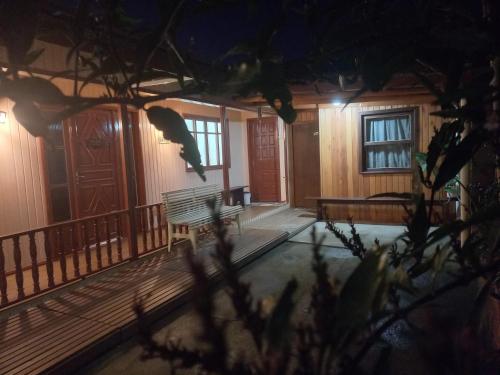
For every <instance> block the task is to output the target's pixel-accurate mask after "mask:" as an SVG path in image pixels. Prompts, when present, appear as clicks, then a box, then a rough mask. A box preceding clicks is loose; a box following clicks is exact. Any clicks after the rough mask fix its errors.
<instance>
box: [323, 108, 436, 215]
mask: <svg viewBox="0 0 500 375" xmlns="http://www.w3.org/2000/svg"><path fill="white" fill-rule="evenodd" d="M402 107H418V109H419V116H418V124H417V127H418V131H417V133H418V134H417V135H418V139H417V140H416V141H417V142H416V143H417V151H424V152H426V151H427V145H428V143H429V141H430V139H431V137H432V135H433V133H434V130H433V129H434V127H439V125H440V120H439V119H438V118H436V117H434V116H430V112H432V111H434V110H436V107H434V106H432V105H430V104H420V105H370V106H368V105H361V104H351V105H349V106H348V107H347V108H345V109H343V107H342V106H328V107H320V109H319V133H320V160H321V163H320V164H321V195H322V196H335V197H367V196H370V195H373V194H378V193H384V192H411V191H412V186H413V183H414V181H413V176H412V174H408V173H387V174H385V173H384V174H380V173H379V174H361V173H360V161H359V157H360V153H359V149H360V147H361V140H360V134H359V133H360V128H359V116H360V113H361V112H364V111H376V110H385V109H392V108H402ZM425 193H426V195H427V196H428V194H429V192H425ZM328 214H329V216H330V217H333V218H335V219H338V220H344V219H346V218H348V217H352V218H353V220H354V221H361V222H362V221H369V222H380V223H400V222H402V217H403V216H404V211H403V209H402V208H401V207H398V206H390V205H388V206H355V205H352V206H348V205H346V206H335V207H330V208H329V210H328Z"/></svg>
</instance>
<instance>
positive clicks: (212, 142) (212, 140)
mask: <svg viewBox="0 0 500 375" xmlns="http://www.w3.org/2000/svg"><path fill="white" fill-rule="evenodd" d="M217 156H218V150H217V135H216V134H208V160H209V163H210V164H209V165H218V164H219V163H218V160H217Z"/></svg>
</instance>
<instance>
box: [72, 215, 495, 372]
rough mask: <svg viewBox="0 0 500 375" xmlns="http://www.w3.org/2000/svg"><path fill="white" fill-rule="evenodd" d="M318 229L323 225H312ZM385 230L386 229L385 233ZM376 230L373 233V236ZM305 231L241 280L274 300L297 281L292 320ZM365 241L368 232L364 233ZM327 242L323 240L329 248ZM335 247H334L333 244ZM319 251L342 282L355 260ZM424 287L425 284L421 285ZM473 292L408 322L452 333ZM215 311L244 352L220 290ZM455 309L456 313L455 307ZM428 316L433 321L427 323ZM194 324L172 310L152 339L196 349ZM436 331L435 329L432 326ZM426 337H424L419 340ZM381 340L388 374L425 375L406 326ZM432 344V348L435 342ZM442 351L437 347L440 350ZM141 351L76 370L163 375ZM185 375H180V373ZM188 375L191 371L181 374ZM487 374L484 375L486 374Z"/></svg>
mask: <svg viewBox="0 0 500 375" xmlns="http://www.w3.org/2000/svg"><path fill="white" fill-rule="evenodd" d="M317 225H318V226H321V225H322V224H317ZM376 227H377V228H371V229H372V231H371V233H377V236H378V237H379V238H380V237H381V236H383V237H388V236H394V235H395V236H397V234H399V233H396V232H399V231H400V229H401V228H397V227H389V228H388V227H386V226H376ZM384 228H388V231H387V232H384ZM373 229H377V231H373ZM309 233H310V228H308V229H306V230H304V231H303V232H301V233H299V234H298V235H297V236H296V237H295V238H292V240H291V241H288V242H285V243H283V244H282V245H280V246H278V247H276V248H275V249H273V250H271V251H270V252H269V253H267V254H265V255H264V256H262V257H261V258H259V259H258V260H256V261H255V262H253V263H251V264H250V265H248V266H246V267H245V268H244V269H243V270H242V278H243V280H246V281H249V282H251V283H252V291H253V293H254V295H255V296H256V297H277V296H278V295H279V294H280V292H281V291H282V290H283V287H284V285H285V284H286V282H287V281H288V280H289V279H290V278H291V277H295V278H297V280H298V281H299V285H300V288H299V290H298V293H297V294H296V300H297V307H296V311H295V315H294V319H295V320H299V319H301V318H303V317H305V316H306V315H307V306H308V304H309V291H310V287H311V285H312V283H313V274H312V272H311V270H310V260H311V251H310V244H309V243H308V242H310V235H309ZM366 234H367V236H370V235H373V234H370V231H367V232H366ZM330 242H331V241H327V244H329V245H330ZM335 245H336V244H335ZM322 251H323V253H324V255H325V257H326V259H327V261H328V263H329V265H330V270H331V273H332V274H333V275H335V277H337V278H338V279H340V280H342V281H343V280H345V279H346V278H347V277H348V276H349V274H350V273H351V272H352V270H353V269H354V267H355V266H356V265H357V264H358V260H357V258H354V257H352V256H350V255H349V253H348V252H347V250H345V249H341V248H339V247H332V246H323V248H322ZM420 282H422V283H427V282H428V280H425V279H424V280H420ZM473 293H474V286H473V285H472V286H471V287H469V288H467V289H464V288H461V289H459V290H457V291H455V292H453V293H451V294H449V295H447V296H446V298H442V299H441V300H440V301H434V302H433V303H432V304H431V305H428V306H426V308H424V309H422V310H421V311H419V312H418V313H415V314H413V316H412V321H413V322H414V323H415V322H418V324H419V325H420V324H422V325H423V327H427V328H428V329H430V330H432V329H433V324H439V325H440V329H442V328H443V325H446V326H447V327H448V328H450V329H452V327H453V324H455V322H457V321H458V320H460V319H463V318H464V317H465V316H466V313H467V309H466V308H465V307H466V306H467V305H470V299H471V298H472V295H473ZM216 306H217V310H216V313H215V317H216V318H218V319H222V320H229V321H230V324H229V337H230V340H231V342H232V345H231V347H232V348H235V353H234V355H237V354H239V353H240V352H246V353H247V355H251V351H249V350H248V347H249V345H248V344H249V342H250V340H249V338H248V337H246V336H245V334H244V333H243V331H242V330H241V325H240V322H239V321H238V320H237V319H235V315H234V312H233V310H232V308H231V307H230V303H229V302H228V299H227V296H226V295H225V293H224V291H223V290H219V291H218V292H217V293H216ZM458 306H460V308H457V307H458ZM430 317H432V321H430V320H429V319H430ZM197 327H198V321H197V317H196V316H195V314H194V313H193V311H192V310H191V309H190V307H189V306H185V307H183V308H181V309H179V310H177V311H176V312H175V313H174V314H172V315H171V316H169V317H168V318H167V319H165V320H164V321H161V322H159V323H158V324H157V325H156V326H155V328H156V330H155V332H156V338H157V339H163V338H165V337H166V336H169V337H170V338H173V337H175V338H179V339H181V340H182V341H183V342H184V343H186V344H187V345H190V346H191V345H195V344H196V334H197V332H198V331H197ZM434 328H435V327H434ZM424 337H425V336H424ZM384 339H385V340H387V341H388V342H390V343H391V344H392V345H393V346H394V350H393V352H392V357H391V358H393V360H392V361H391V371H390V374H394V375H424V374H428V373H429V372H428V369H426V368H424V366H423V364H422V363H423V362H422V358H421V357H420V354H419V352H418V350H417V349H416V346H415V343H416V342H417V340H418V338H417V339H416V338H415V336H410V335H409V330H408V326H407V325H406V324H405V323H399V324H396V325H394V326H393V327H392V328H391V329H390V330H389V331H387V332H386V334H385V335H384ZM434 344H436V343H434ZM429 348H430V350H433V351H436V352H437V353H439V350H440V348H439V347H438V346H434V347H433V346H432V343H431V345H429ZM441 349H442V348H441ZM141 352H142V349H141V347H140V346H139V345H138V343H137V341H135V340H130V341H129V342H127V343H125V344H123V345H121V346H119V347H116V348H115V349H114V350H113V351H111V352H109V353H108V354H107V355H105V356H103V357H101V358H100V359H98V360H97V361H95V362H93V363H90V364H89V365H88V366H87V367H86V368H83V369H82V370H81V374H93V375H107V374H120V373H122V374H131V375H139V374H147V375H155V374H168V373H169V367H168V364H166V363H165V362H163V361H161V360H148V361H141V359H140V357H141ZM182 373H184V372H182ZM185 373H187V374H191V373H193V372H185ZM488 374H489V373H488Z"/></svg>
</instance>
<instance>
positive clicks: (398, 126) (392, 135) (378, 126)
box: [365, 117, 411, 169]
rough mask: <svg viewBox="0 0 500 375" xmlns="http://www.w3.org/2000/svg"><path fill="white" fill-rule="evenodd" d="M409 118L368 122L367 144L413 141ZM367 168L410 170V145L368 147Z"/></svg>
mask: <svg viewBox="0 0 500 375" xmlns="http://www.w3.org/2000/svg"><path fill="white" fill-rule="evenodd" d="M410 132H411V128H410V121H409V119H408V118H407V117H392V118H391V117H389V118H382V119H376V120H368V121H367V122H366V129H365V135H366V140H365V141H366V142H385V141H407V140H410V139H411V133H410ZM365 147H366V168H367V169H379V168H410V165H411V155H410V153H411V145H410V144H409V143H395V144H380V145H377V144H371V145H366V146H365Z"/></svg>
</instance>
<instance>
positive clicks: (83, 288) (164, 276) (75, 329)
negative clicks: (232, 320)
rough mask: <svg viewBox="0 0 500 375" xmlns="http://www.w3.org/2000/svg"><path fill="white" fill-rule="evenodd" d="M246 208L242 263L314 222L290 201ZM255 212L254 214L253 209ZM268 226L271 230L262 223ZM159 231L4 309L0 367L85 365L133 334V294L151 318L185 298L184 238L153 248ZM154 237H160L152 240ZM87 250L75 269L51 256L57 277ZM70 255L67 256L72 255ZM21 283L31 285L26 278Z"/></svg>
mask: <svg viewBox="0 0 500 375" xmlns="http://www.w3.org/2000/svg"><path fill="white" fill-rule="evenodd" d="M248 212H249V213H248V214H247V215H248V217H247V218H246V220H243V221H244V222H246V225H245V226H244V232H243V234H242V235H241V236H239V235H238V234H237V232H236V230H235V228H233V227H230V236H231V239H232V240H233V241H234V244H235V251H234V256H233V259H234V261H235V262H236V264H237V265H238V267H242V266H243V265H245V264H247V263H248V262H250V261H252V260H253V259H255V258H256V257H258V256H260V255H261V254H263V253H264V252H266V251H268V250H270V249H271V248H273V247H275V246H276V245H278V244H279V243H281V242H283V241H286V240H287V239H288V238H289V237H290V236H292V235H294V234H295V233H297V232H299V231H300V230H301V229H303V228H305V227H307V226H309V225H310V224H311V223H313V222H314V221H315V220H314V218H311V217H310V215H305V211H304V210H299V209H287V208H286V207H278V208H276V207H273V208H272V210H269V211H268V212H267V215H266V212H263V210H261V209H260V210H257V211H256V212H253V213H252V212H251V210H249V211H248ZM255 213H257V216H253V215H254V214H255ZM263 226H264V227H266V229H262V227H263ZM160 228H161V229H162V228H163V227H161V226H160ZM283 228H286V229H287V230H283ZM162 230H163V229H162ZM153 233H154V234H153ZM159 233H161V231H158V230H157V229H155V231H152V232H151V233H149V232H146V233H141V235H142V236H144V235H145V237H146V240H145V243H147V246H148V247H146V251H145V252H144V253H143V254H144V255H142V256H141V257H140V258H139V259H138V260H135V261H132V262H130V263H127V264H125V263H124V262H125V260H128V259H130V256H129V254H130V252H129V251H128V249H127V245H123V244H122V248H121V254H122V255H121V256H122V260H121V261H120V260H119V253H118V243H117V242H118V240H117V241H114V243H113V242H112V243H111V245H112V246H111V257H110V258H108V252H107V251H108V248H107V247H106V246H105V251H104V250H103V249H101V253H104V254H101V267H102V268H101V269H100V271H103V270H105V269H109V268H110V267H113V266H115V267H116V268H114V269H113V270H109V271H108V272H101V273H100V275H95V276H92V277H89V278H88V279H86V280H84V281H82V282H81V283H74V284H73V285H69V286H67V287H66V288H64V289H62V290H60V291H55V292H53V293H50V294H47V295H45V296H40V297H38V298H35V299H32V300H31V301H26V302H24V303H22V304H19V305H18V306H13V307H11V308H9V309H7V310H5V311H3V312H0V341H1V343H0V345H1V346H2V347H3V348H6V349H5V350H3V351H2V353H1V354H0V369H1V371H0V372H1V373H2V374H29V373H39V372H43V371H49V372H50V371H52V372H56V371H57V372H59V373H60V371H71V369H74V368H77V367H78V366H79V365H80V364H81V362H80V361H81V360H83V358H85V360H88V359H89V358H92V357H93V356H96V355H98V354H99V353H101V352H103V351H105V350H107V349H109V348H110V347H112V346H114V345H116V344H117V343H119V342H121V341H122V340H125V339H126V338H127V337H130V336H131V335H132V334H133V333H134V321H135V315H134V312H133V311H132V309H131V306H132V304H133V302H134V300H135V299H136V298H139V299H142V300H144V303H145V308H146V312H147V314H148V317H149V318H150V319H152V320H155V319H158V318H159V317H161V316H164V314H166V313H167V312H169V311H171V310H173V309H174V308H176V307H177V306H179V305H180V304H182V303H184V302H186V300H187V297H188V296H189V293H190V288H191V284H192V276H191V274H190V272H189V270H188V269H187V267H186V265H185V262H184V260H183V254H184V251H183V250H185V246H186V245H187V243H186V242H179V243H177V244H176V245H175V246H174V250H173V251H172V252H171V253H167V252H166V251H164V250H159V251H153V250H151V249H152V245H153V244H155V243H156V244H157V246H159V244H160V241H159ZM164 234H165V233H164V232H163V233H162V236H163V235H164ZM153 236H155V237H154V238H155V239H156V240H152V239H151V238H152V237H153ZM143 238H144V237H141V241H142V239H143ZM162 238H163V239H164V238H165V237H162ZM141 241H139V243H140V242H141ZM106 242H107V241H106ZM125 243H126V241H125ZM115 249H116V251H114V250H115ZM211 249H213V239H210V237H209V236H207V238H206V239H205V240H204V241H202V245H201V246H200V249H199V251H198V254H199V256H201V257H203V258H204V259H209V257H208V254H209V253H210V251H211ZM143 250H144V249H143ZM90 253H91V257H90V259H91V263H90V265H91V268H92V269H94V267H98V259H99V248H98V247H96V248H95V249H93V250H91V251H90ZM86 254H87V253H85V251H84V253H83V254H78V258H77V259H79V260H78V262H79V261H81V260H82V263H79V264H78V265H79V266H80V267H78V268H70V267H73V262H69V264H68V267H67V268H66V271H65V273H64V271H63V270H62V268H61V264H62V263H64V261H63V262H62V263H61V262H60V259H59V260H58V261H53V262H52V263H50V264H52V266H53V268H54V269H58V271H57V272H58V273H57V275H59V274H60V276H57V277H56V272H54V273H53V276H54V278H53V280H54V283H55V282H56V281H57V282H58V283H59V282H62V276H63V275H64V274H66V277H67V280H68V281H66V284H67V283H69V282H70V281H69V280H76V279H75V278H76V276H75V270H80V272H82V271H84V270H85V269H86V267H87V263H86V261H87V258H86ZM73 255H74V254H69V255H68V256H70V257H71V260H72V261H73V260H74V258H73ZM82 257H83V258H82ZM110 259H111V261H110ZM65 260H67V259H65ZM76 263H77V262H76V261H75V264H76ZM70 264H71V266H69V265H70ZM209 264H210V263H209ZM82 265H84V266H85V267H82ZM46 268H47V267H45V269H46ZM49 268H50V267H49ZM41 269H44V268H43V267H42V268H41ZM100 271H97V270H96V271H94V272H93V273H97V272H100ZM24 272H25V273H26V272H28V275H29V276H32V274H33V272H32V270H27V271H24ZM208 272H209V275H210V278H211V280H213V281H215V280H217V277H218V272H217V270H216V269H215V267H214V266H213V265H211V264H210V265H209V267H208ZM87 275H88V274H85V276H87ZM14 276H16V275H14ZM23 276H24V273H23ZM69 277H72V278H71V279H70V278H69ZM80 278H82V275H80ZM43 279H44V277H43V276H42V274H41V273H40V274H39V282H38V284H36V283H33V284H34V285H39V286H40V289H41V288H42V285H45V284H47V285H48V282H47V281H44V282H43V283H42V280H43ZM49 279H50V278H49ZM8 280H10V277H9V278H8ZM44 283H45V284H44ZM59 285H60V284H59ZM24 290H26V291H27V290H28V284H27V283H26V285H25V288H24ZM41 290H42V291H46V290H48V289H47V288H46V289H41ZM26 296H27V295H26ZM25 298H26V297H25Z"/></svg>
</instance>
